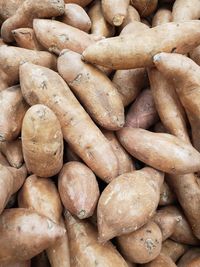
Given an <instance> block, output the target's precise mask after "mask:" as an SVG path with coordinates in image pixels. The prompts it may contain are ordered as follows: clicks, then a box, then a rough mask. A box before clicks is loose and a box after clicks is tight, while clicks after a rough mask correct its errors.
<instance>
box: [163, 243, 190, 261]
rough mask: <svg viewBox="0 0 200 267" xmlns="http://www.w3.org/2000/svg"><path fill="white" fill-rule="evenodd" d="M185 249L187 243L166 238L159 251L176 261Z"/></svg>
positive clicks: (186, 248)
mask: <svg viewBox="0 0 200 267" xmlns="http://www.w3.org/2000/svg"><path fill="white" fill-rule="evenodd" d="M187 250H188V246H187V245H184V244H180V243H177V242H174V241H173V240H170V239H167V240H166V241H165V242H163V244H162V250H161V253H163V254H165V255H166V256H168V257H170V258H171V259H172V260H173V262H176V261H177V260H178V259H179V258H180V257H181V256H182V255H183V254H184V253H185V252H186V251H187Z"/></svg>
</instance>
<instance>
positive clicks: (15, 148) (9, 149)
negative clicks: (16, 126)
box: [0, 139, 24, 168]
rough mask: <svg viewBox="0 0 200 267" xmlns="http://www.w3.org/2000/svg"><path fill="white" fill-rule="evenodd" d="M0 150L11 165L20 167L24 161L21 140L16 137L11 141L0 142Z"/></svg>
mask: <svg viewBox="0 0 200 267" xmlns="http://www.w3.org/2000/svg"><path fill="white" fill-rule="evenodd" d="M0 151H1V152H2V153H3V154H4V155H5V156H6V158H7V160H8V162H9V164H10V165H11V166H12V167H15V168H20V167H21V166H22V164H23V162H24V158H23V154H22V142H21V140H19V139H16V140H14V141H11V142H0Z"/></svg>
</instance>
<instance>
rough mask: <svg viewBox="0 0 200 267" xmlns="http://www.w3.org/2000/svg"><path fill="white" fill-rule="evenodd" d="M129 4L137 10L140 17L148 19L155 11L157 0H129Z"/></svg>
mask: <svg viewBox="0 0 200 267" xmlns="http://www.w3.org/2000/svg"><path fill="white" fill-rule="evenodd" d="M131 4H132V5H133V6H134V7H135V8H136V9H137V10H138V12H139V14H140V16H141V17H148V16H149V15H151V14H152V13H153V12H154V11H155V10H156V7H157V4H158V0H150V1H149V0H131Z"/></svg>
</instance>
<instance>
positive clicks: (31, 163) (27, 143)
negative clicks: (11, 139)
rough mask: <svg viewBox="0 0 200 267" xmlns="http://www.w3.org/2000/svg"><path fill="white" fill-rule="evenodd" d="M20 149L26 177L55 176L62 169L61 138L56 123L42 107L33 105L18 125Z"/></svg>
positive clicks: (54, 117) (57, 122)
mask: <svg viewBox="0 0 200 267" xmlns="http://www.w3.org/2000/svg"><path fill="white" fill-rule="evenodd" d="M21 138H22V149H23V155H24V161H25V163H26V166H27V169H28V171H29V172H30V173H34V174H36V175H38V176H40V177H51V176H54V175H56V174H57V173H58V172H59V171H60V170H61V168H62V165H63V135H62V131H61V126H60V123H59V120H58V119H57V117H56V115H55V114H54V112H53V111H52V110H51V109H50V108H48V107H47V106H45V105H34V106H32V107H30V108H29V109H28V111H27V112H26V114H25V116H24V119H23V123H22V133H21Z"/></svg>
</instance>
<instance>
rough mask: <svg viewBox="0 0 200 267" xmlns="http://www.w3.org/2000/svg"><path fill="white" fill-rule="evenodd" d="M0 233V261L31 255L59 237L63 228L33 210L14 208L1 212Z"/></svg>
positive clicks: (19, 259)
mask: <svg viewBox="0 0 200 267" xmlns="http://www.w3.org/2000/svg"><path fill="white" fill-rule="evenodd" d="M0 233H1V239H0V248H1V249H0V259H1V261H0V262H2V263H4V262H5V263H7V262H8V263H9V262H13V261H25V260H28V259H30V258H32V257H33V256H35V255H37V254H38V253H40V252H42V251H43V250H44V249H46V248H48V247H49V246H51V245H52V244H53V243H54V242H55V241H56V240H58V239H59V238H60V237H62V236H63V235H64V233H65V230H64V229H63V228H62V227H61V226H59V225H57V224H55V223H54V222H53V221H51V220H50V219H49V218H47V217H45V216H42V215H39V214H38V213H36V212H34V211H32V210H29V209H23V208H17V209H8V210H5V211H4V212H3V213H2V214H1V216H0ZM30 240H31V242H30ZM10 244H12V246H11V245H10Z"/></svg>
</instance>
